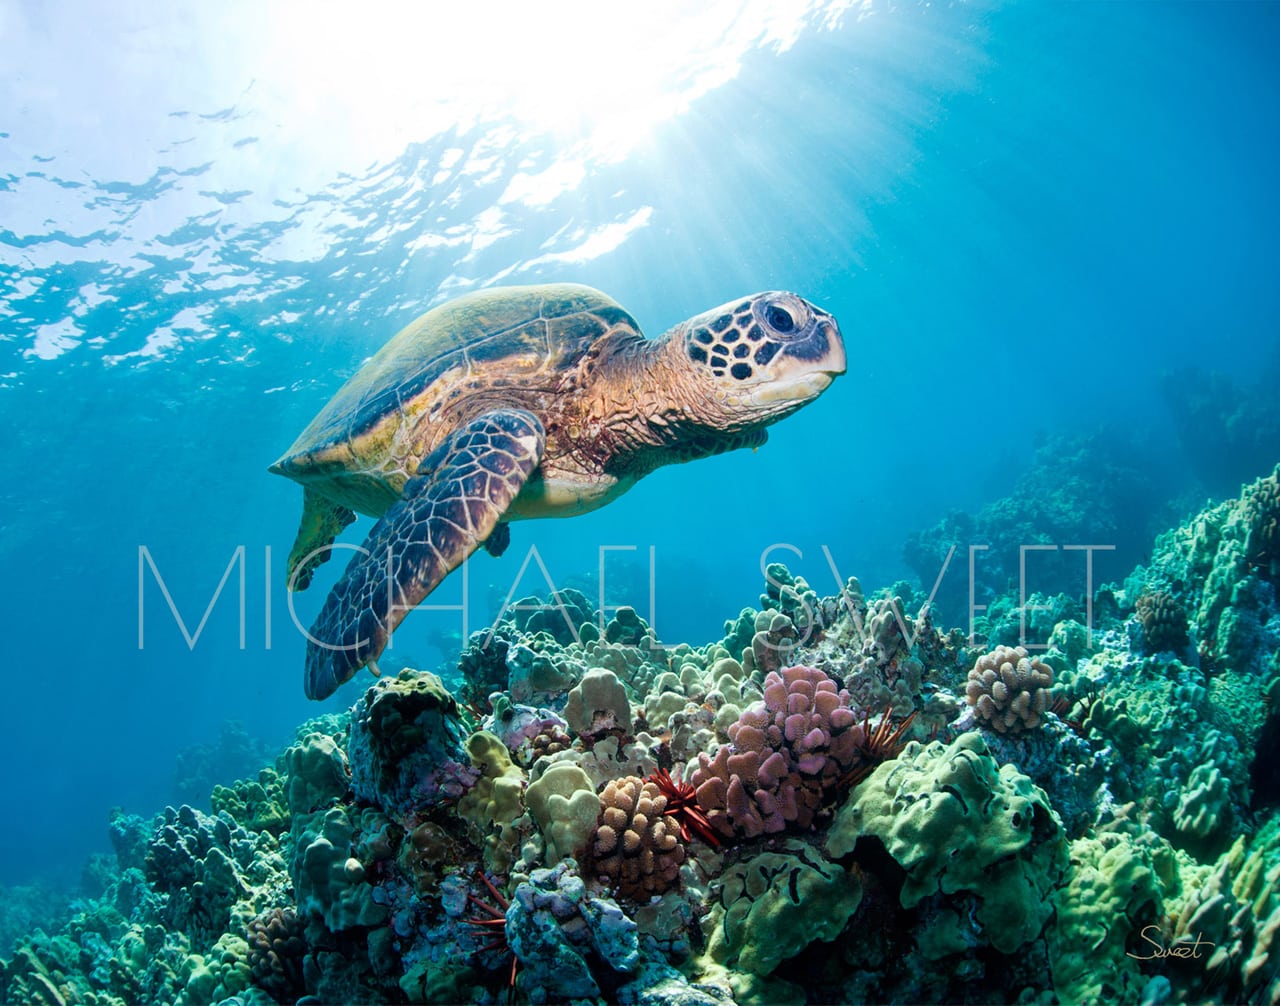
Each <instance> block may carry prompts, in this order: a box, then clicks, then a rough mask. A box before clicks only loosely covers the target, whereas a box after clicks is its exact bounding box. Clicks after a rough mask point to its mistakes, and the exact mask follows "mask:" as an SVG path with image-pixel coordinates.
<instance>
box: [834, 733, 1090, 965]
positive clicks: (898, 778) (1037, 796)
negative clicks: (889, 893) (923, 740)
mask: <svg viewBox="0 0 1280 1006" xmlns="http://www.w3.org/2000/svg"><path fill="white" fill-rule="evenodd" d="M863 836H875V837H876V838H879V839H880V841H881V842H882V843H883V844H884V847H885V849H886V850H888V852H889V855H891V856H892V857H893V858H894V859H895V860H896V861H897V862H898V864H899V865H900V866H901V867H902V868H903V869H904V870H905V871H906V878H905V880H904V882H903V885H902V894H901V901H902V905H903V907H904V908H911V907H913V906H915V905H917V904H918V903H919V902H920V901H921V900H922V899H924V898H926V897H928V896H930V895H933V894H938V893H941V894H944V895H953V894H958V893H962V892H963V893H965V894H968V895H970V896H971V897H973V898H975V899H976V900H977V902H978V905H977V910H976V918H977V920H978V922H979V923H981V925H982V928H983V931H984V933H985V935H986V938H987V940H988V941H989V942H990V943H991V945H992V946H994V947H995V948H996V949H997V950H999V951H1001V952H1003V953H1012V952H1013V951H1015V950H1017V949H1018V948H1019V947H1021V946H1022V945H1024V944H1025V943H1027V942H1028V941H1029V940H1031V939H1033V938H1035V937H1036V936H1037V935H1038V934H1039V933H1040V932H1041V930H1042V929H1043V928H1044V925H1045V923H1046V922H1047V921H1048V920H1049V917H1050V915H1051V914H1052V911H1051V909H1050V907H1049V905H1048V900H1047V896H1048V894H1049V892H1050V891H1051V890H1052V889H1053V887H1054V885H1055V884H1056V883H1057V882H1058V881H1059V879H1060V878H1061V877H1062V875H1063V873H1064V872H1065V870H1066V866H1067V859H1066V842H1065V839H1064V837H1063V830H1062V824H1061V822H1060V821H1059V819H1058V815H1057V814H1056V813H1055V812H1054V810H1053V808H1052V807H1051V806H1050V805H1049V800H1048V797H1047V796H1046V795H1045V793H1044V791H1043V790H1042V789H1040V788H1039V787H1038V786H1036V785H1035V784H1034V783H1033V782H1032V781H1031V780H1030V779H1028V778H1027V777H1026V776H1024V775H1022V774H1021V773H1020V772H1018V771H1017V769H1015V768H1014V767H1013V766H1012V765H1003V766H998V765H997V764H996V762H995V759H994V758H992V757H991V755H990V754H989V753H988V751H987V746H986V743H985V742H984V741H983V739H982V737H981V736H980V735H979V734H977V733H966V734H962V735H961V736H960V737H958V738H957V739H956V740H955V741H953V742H952V743H951V744H950V745H948V746H944V745H943V744H941V743H940V742H937V741H935V742H933V743H931V744H928V745H921V744H920V743H918V742H915V741H913V742H912V743H910V744H908V745H907V746H906V748H905V749H904V750H903V752H902V754H901V755H900V756H899V757H898V758H897V759H895V760H894V761H890V762H886V763H885V764H883V765H881V766H880V767H879V768H877V769H876V771H875V772H873V773H872V774H871V775H870V776H869V777H868V778H867V780H866V781H865V782H864V783H863V784H862V785H861V786H859V787H858V788H857V790H856V791H855V792H854V794H853V795H852V796H851V797H850V798H849V800H848V801H847V802H846V803H845V805H844V806H843V807H842V808H841V809H840V812H839V813H838V814H837V816H836V819H835V822H834V823H833V825H832V827H831V830H830V832H829V833H828V835H827V840H826V848H827V852H828V853H829V854H830V855H832V856H834V857H836V858H840V857H843V856H846V855H849V854H850V853H852V852H853V851H854V847H855V845H856V843H857V841H858V839H859V838H862V837H863Z"/></svg>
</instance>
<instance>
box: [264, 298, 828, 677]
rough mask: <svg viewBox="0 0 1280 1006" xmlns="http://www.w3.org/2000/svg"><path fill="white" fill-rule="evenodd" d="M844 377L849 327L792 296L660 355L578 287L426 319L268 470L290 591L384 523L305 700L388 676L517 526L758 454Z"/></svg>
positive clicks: (697, 332)
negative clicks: (390, 645) (429, 617)
mask: <svg viewBox="0 0 1280 1006" xmlns="http://www.w3.org/2000/svg"><path fill="white" fill-rule="evenodd" d="M844 369H845V352H844V343H843V341H842V340H841V337H840V330H839V328H838V327H837V325H836V322H835V319H834V318H832V317H831V315H829V314H827V313H826V312H825V311H822V310H819V309H818V308H816V307H814V306H813V305H812V304H810V303H809V302H807V301H805V300H803V299H801V298H800V297H797V296H796V295H795V294H792V293H782V292H769V293H758V294H755V295H754V296H750V297H744V298H742V299H740V300H736V301H732V302H730V303H728V304H725V305H723V306H722V307H717V308H715V309H714V310H711V311H708V312H706V313H705V314H700V315H697V316H696V317H694V318H690V319H689V320H688V321H685V322H682V323H681V324H679V325H677V326H676V327H675V328H673V329H671V331H669V332H667V333H666V334H665V335H663V336H662V337H661V338H658V339H647V338H645V337H644V336H643V335H642V334H641V332H640V329H639V328H638V327H637V325H636V323H635V321H634V319H632V317H631V315H629V314H628V313H627V312H626V311H625V310H623V309H622V307H621V306H620V305H619V304H618V303H617V302H616V301H614V300H613V299H612V298H610V297H607V296H606V295H605V294H603V293H600V292H599V291H598V290H593V289H591V288H590V287H586V286H578V285H575V284H568V283H563V284H551V285H543V286H523V287H505V288H494V289H489V290H482V291H480V292H477V293H471V294H467V295H466V296H463V297H459V298H457V299H456V300H452V301H449V302H447V303H445V304H442V305H440V306H439V307H436V308H433V309H432V310H430V311H428V312H427V313H426V314H424V315H422V316H421V317H420V318H418V319H417V320H416V321H413V322H410V323H409V324H408V325H407V326H406V327H405V328H403V329H402V330H401V331H400V332H399V333H398V334H397V335H396V336H395V337H394V338H392V339H391V341H390V342H388V343H387V344H386V345H385V346H383V347H382V349H381V350H379V351H378V352H377V353H376V354H375V355H374V356H373V357H372V358H371V359H370V360H369V361H368V362H367V363H365V364H364V366H363V367H361V368H360V370H359V371H357V372H356V374H355V375H354V376H353V377H352V378H351V379H350V380H349V381H347V383H346V384H344V385H343V386H342V388H340V389H339V391H338V393H337V394H336V395H334V396H333V398H332V399H331V400H330V402H329V403H328V404H327V405H326V406H325V407H324V408H323V409H321V410H320V413H319V415H317V416H316V417H315V419H313V420H312V421H311V424H310V425H309V426H308V427H307V428H306V429H305V430H303V431H302V435H301V436H299V437H298V439H297V441H295V443H294V445H293V446H292V447H291V448H290V449H289V450H288V452H287V453H286V454H285V455H284V457H282V458H281V459H280V460H279V461H277V462H276V463H275V464H274V465H272V466H271V471H273V472H276V473H278V474H281V475H287V476H288V477H289V478H291V479H294V480H295V481H297V482H300V483H302V486H303V507H302V524H301V526H300V527H299V529H298V537H297V540H296V541H295V543H294V546H293V550H292V552H291V553H290V555H289V568H288V579H289V588H290V589H291V590H301V589H304V588H305V587H306V586H307V585H308V584H309V583H310V582H311V577H312V575H313V573H314V572H315V569H316V567H317V566H319V565H320V563H322V562H324V561H325V560H326V559H327V558H328V557H329V554H330V553H331V551H332V550H333V547H334V546H333V542H334V538H335V536H336V535H337V534H338V532H339V531H341V530H342V528H343V527H345V526H346V525H347V524H349V523H350V522H351V521H353V520H355V513H354V512H353V511H358V512H360V513H364V514H368V515H370V516H373V517H380V518H381V519H380V520H379V521H378V522H377V524H375V525H374V527H373V530H372V531H370V532H369V537H368V538H366V539H365V542H364V546H363V548H360V549H356V553H357V554H356V555H355V556H354V557H353V558H352V560H351V562H350V564H349V565H348V566H347V569H346V572H345V573H344V574H343V575H342V577H341V579H340V580H339V581H338V583H337V584H336V585H335V586H334V588H333V590H332V591H331V592H330V593H329V596H328V598H326V600H325V603H324V607H323V608H322V609H321V611H320V614H319V616H317V618H316V621H315V624H314V625H313V626H312V627H311V631H310V634H309V636H308V643H307V659H306V680H305V684H306V692H307V695H308V696H310V697H311V698H313V699H323V698H325V697H326V696H328V695H330V694H332V693H333V691H334V690H335V689H336V688H337V687H338V686H339V685H340V684H342V683H343V682H344V681H347V680H348V679H349V678H351V676H352V675H354V674H355V673H356V671H358V670H359V669H360V668H361V667H364V666H365V665H372V669H373V670H374V672H375V673H376V672H377V664H376V662H375V661H376V660H377V658H378V656H379V655H380V654H381V653H382V650H383V648H384V647H385V646H386V644H387V640H388V637H389V636H390V634H391V632H392V631H393V630H394V629H395V627H396V626H397V625H398V624H399V623H400V621H401V619H403V618H404V616H405V615H406V614H407V613H408V612H409V611H411V610H412V609H413V607H414V606H415V605H416V604H418V603H419V602H421V601H422V599H423V598H425V597H426V596H427V595H428V594H429V593H431V591H432V590H434V589H435V588H436V586H437V585H438V584H439V583H440V581H441V580H443V579H444V578H445V577H446V576H447V575H448V574H449V573H450V572H451V571H452V570H453V569H455V568H456V567H457V566H459V565H461V563H462V562H463V560H464V559H466V558H467V556H469V555H470V554H471V553H472V552H474V551H475V549H476V548H477V547H478V546H480V545H482V544H483V545H484V546H485V547H486V548H487V549H488V550H489V551H490V552H492V553H493V554H495V555H496V554H498V553H500V552H501V550H502V549H503V548H504V547H505V545H506V543H507V540H508V538H509V532H508V529H507V522H509V521H512V520H518V519H521V518H526V517H551V516H570V515H573V514H579V513H585V512H586V511H588V510H594V509H595V508H596V507H600V506H603V505H604V504H605V503H608V502H609V501H610V500H613V499H616V498H617V497H618V496H620V495H621V494H622V493H624V492H625V491H626V490H627V489H629V488H630V487H631V486H632V485H634V484H635V482H636V480H637V479H639V478H641V477H642V476H644V475H646V474H648V473H649V472H651V471H653V470H654V469H655V468H657V467H659V466H660V465H665V464H670V463H672V462H675V461H690V460H693V459H694V458H703V457H709V456H710V455H713V454H719V453H721V452H723V451H727V450H732V449H734V448H737V447H758V446H759V445H760V444H762V443H764V441H765V439H766V437H767V434H766V432H765V429H764V428H765V427H766V426H767V425H769V424H770V423H773V422H775V421H777V420H778V419H781V418H782V417H783V416H786V415H788V414H790V413H792V412H794V411H795V410H796V409H798V408H800V407H801V406H802V405H804V404H805V403H806V402H809V401H812V400H813V399H814V398H816V397H817V396H818V395H819V394H821V393H822V392H823V391H824V390H825V389H826V388H827V386H828V385H829V384H830V383H831V382H832V380H833V379H834V378H835V377H837V376H838V375H840V374H842V373H844Z"/></svg>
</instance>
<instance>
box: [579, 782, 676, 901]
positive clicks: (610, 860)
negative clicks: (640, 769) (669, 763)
mask: <svg viewBox="0 0 1280 1006" xmlns="http://www.w3.org/2000/svg"><path fill="white" fill-rule="evenodd" d="M666 808H667V798H666V797H665V796H664V795H663V794H662V790H661V789H660V788H659V787H658V785H657V784H656V783H653V782H646V781H645V780H643V779H640V778H638V777H637V776H626V777H624V778H622V779H614V780H611V781H610V782H608V783H607V784H606V785H605V787H604V790H603V791H602V792H601V793H600V821H599V824H598V825H597V826H596V833H595V835H594V837H593V838H592V842H591V863H592V864H593V866H594V869H595V871H596V873H597V874H598V875H599V876H601V877H603V878H608V880H609V881H610V882H611V883H612V884H613V886H614V889H615V890H616V891H617V893H618V894H620V895H622V896H623V897H625V898H634V899H636V900H638V901H642V900H647V899H648V898H649V897H651V896H653V895H656V894H662V893H663V892H665V891H667V890H670V889H671V888H672V887H674V886H675V885H676V883H677V882H678V880H679V876H680V864H681V863H683V862H684V845H683V844H682V843H681V841H680V834H679V831H680V829H679V825H677V824H676V823H675V822H674V821H672V820H671V819H670V818H669V817H667V816H666Z"/></svg>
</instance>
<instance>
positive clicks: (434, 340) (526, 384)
mask: <svg viewBox="0 0 1280 1006" xmlns="http://www.w3.org/2000/svg"><path fill="white" fill-rule="evenodd" d="M618 329H623V330H624V331H627V330H629V331H630V332H634V333H636V334H637V335H638V334H639V330H638V328H637V326H636V323H635V320H634V319H633V318H632V317H631V316H630V315H629V314H628V313H627V312H626V311H625V310H623V308H622V307H621V306H620V305H619V304H618V303H617V302H616V301H615V300H613V299H612V298H611V297H608V296H606V295H605V294H603V293H601V292H600V291H598V290H594V289H592V288H591V287H588V286H581V285H578V284H571V283H558V284H549V285H542V286H516V287H497V288H494V289H490V290H482V291H479V292H476V293H471V294H467V295H465V296H462V297H459V298H457V299H455V300H451V301H448V302H447V303H444V304H441V305H440V306H439V307H435V308H432V309H431V310H430V311H428V312H427V313H426V314H424V315H422V316H420V317H419V318H417V319H415V320H414V321H412V322H410V323H409V324H408V325H406V326H405V327H404V328H403V329H401V330H400V331H399V332H398V333H397V334H396V335H395V336H394V337H393V338H392V339H391V340H390V341H389V342H388V343H387V344H386V345H385V346H383V347H382V349H380V350H379V351H378V352H377V353H376V354H374V356H373V357H372V358H371V359H370V360H369V361H368V362H367V363H365V364H364V366H362V367H361V368H360V370H359V371H357V372H356V373H355V374H354V375H353V376H352V377H351V379H350V380H348V381H347V383H346V384H344V385H343V386H342V387H341V388H340V389H339V390H338V392H337V393H336V394H335V395H334V396H333V398H332V399H330V401H329V403H328V404H327V405H325V407H324V408H322V409H321V410H320V412H319V414H318V415H317V416H316V417H315V418H314V419H313V420H312V421H311V423H310V424H309V425H308V426H307V428H306V429H305V430H303V431H302V433H301V435H300V436H299V437H298V439H297V440H296V441H295V442H294V444H293V446H292V447H291V448H290V449H289V450H288V451H287V452H286V453H285V455H284V456H283V457H282V458H281V459H280V460H279V461H277V462H276V463H275V464H274V465H272V466H271V470H272V471H274V472H278V473H279V474H282V475H287V476H289V477H290V478H293V479H295V480H296V481H298V482H302V483H303V484H306V485H313V486H315V488H317V489H318V490H319V491H321V492H323V493H324V494H325V495H326V496H329V497H331V498H332V499H334V500H336V501H337V502H340V503H343V504H344V505H346V506H349V507H351V508H352V509H354V510H358V511H361V512H363V513H366V514H370V515H372V516H378V515H380V514H381V513H382V512H384V511H385V510H386V508H387V507H388V506H389V505H390V504H391V503H392V502H393V501H394V500H395V499H397V498H398V497H399V495H400V491H401V489H402V488H403V486H404V483H405V481H406V480H407V479H408V478H409V477H410V476H411V475H413V474H414V473H415V472H416V471H417V468H418V465H419V464H420V462H421V461H422V459H423V458H424V457H426V455H428V454H429V453H430V452H431V450H432V449H433V448H434V447H435V446H436V445H438V444H439V443H441V442H442V441H443V440H444V439H445V438H446V437H448V436H449V434H450V433H451V432H452V431H453V430H455V429H457V428H458V426H459V425H461V424H463V423H466V422H469V421H470V420H471V419H473V418H475V417H476V416H478V415H480V414H481V413H484V412H487V411H489V410H490V409H493V408H499V407H518V408H524V409H528V410H529V411H530V412H532V413H534V415H536V416H539V417H540V418H543V417H544V416H545V415H546V411H547V409H548V408H549V407H550V406H551V404H552V402H553V400H554V399H555V398H556V397H557V396H560V395H564V394H566V393H567V394H572V392H573V390H574V389H573V386H572V375H573V373H574V371H575V369H576V364H577V363H578V361H579V360H581V359H582V357H583V355H584V354H585V353H586V352H587V350H588V349H589V348H590V347H591V346H592V344H593V343H595V342H596V341H597V340H598V339H599V338H600V337H601V336H603V335H605V334H606V333H608V332H610V331H616V330H618ZM566 382H568V384H567V385H566Z"/></svg>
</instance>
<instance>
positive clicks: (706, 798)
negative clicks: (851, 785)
mask: <svg viewBox="0 0 1280 1006" xmlns="http://www.w3.org/2000/svg"><path fill="white" fill-rule="evenodd" d="M729 736H730V739H731V743H730V744H728V745H722V746H721V747H720V748H719V750H717V751H716V754H715V757H714V758H712V757H709V756H708V755H706V754H700V755H699V756H698V768H697V769H695V770H694V772H693V775H692V778H691V779H690V781H691V783H692V784H693V786H694V787H695V788H696V790H697V795H698V802H699V803H700V804H701V805H702V807H703V809H704V810H706V811H707V817H708V819H709V820H710V821H711V823H712V824H713V825H714V826H715V827H716V828H717V829H718V830H719V831H720V832H721V834H723V835H725V836H726V837H730V836H732V835H733V834H734V833H735V832H741V833H742V834H744V835H746V836H747V837H749V838H750V837H754V836H756V835H760V834H764V833H775V832H779V831H782V830H783V829H784V828H785V827H786V826H787V825H788V824H789V823H794V824H795V825H796V826H797V827H799V828H808V827H810V826H811V825H812V824H813V820H814V817H815V815H816V814H817V812H818V811H819V809H820V808H821V805H822V801H823V799H824V796H825V795H826V793H827V792H829V791H831V790H833V789H834V787H835V786H836V784H837V782H838V780H839V778H840V776H841V774H842V773H844V772H845V771H847V770H848V769H849V767H850V766H851V765H852V763H853V761H854V759H855V758H856V757H857V752H858V747H859V744H860V742H861V740H862V728H861V726H860V725H859V723H858V720H857V717H856V716H855V714H854V712H853V710H852V709H850V708H849V696H848V693H847V692H843V691H839V690H837V688H836V683H835V682H834V681H832V680H831V678H829V677H828V676H827V675H826V674H825V673H823V672H822V671H820V670H818V669H817V668H814V667H788V668H786V669H784V670H782V671H781V672H776V671H775V672H770V674H769V675H768V676H767V677H766V678H765V685H764V699H763V701H761V702H757V703H754V704H753V705H752V706H751V707H750V708H748V709H747V710H746V711H745V712H743V714H742V716H741V717H740V718H739V719H738V722H737V723H735V724H733V725H731V726H730V727H729Z"/></svg>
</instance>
